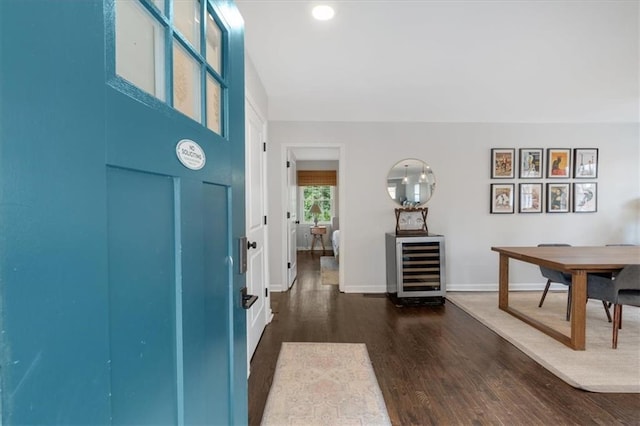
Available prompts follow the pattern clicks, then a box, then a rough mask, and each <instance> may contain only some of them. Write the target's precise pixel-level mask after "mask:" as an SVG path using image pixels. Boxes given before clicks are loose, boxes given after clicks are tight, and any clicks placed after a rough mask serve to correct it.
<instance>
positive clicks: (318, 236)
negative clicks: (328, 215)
mask: <svg viewBox="0 0 640 426" xmlns="http://www.w3.org/2000/svg"><path fill="white" fill-rule="evenodd" d="M326 233H327V227H326V226H312V227H311V236H313V239H312V240H311V251H313V247H314V246H315V245H316V241H318V240H320V243H321V244H322V252H323V253H324V251H325V249H324V238H322V236H323V235H324V234H326Z"/></svg>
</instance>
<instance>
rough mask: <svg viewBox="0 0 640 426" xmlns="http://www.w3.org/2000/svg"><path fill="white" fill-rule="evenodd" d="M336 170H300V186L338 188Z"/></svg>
mask: <svg viewBox="0 0 640 426" xmlns="http://www.w3.org/2000/svg"><path fill="white" fill-rule="evenodd" d="M337 182H338V180H337V179H336V171H335V170H298V186H311V185H329V186H337V185H338V184H337Z"/></svg>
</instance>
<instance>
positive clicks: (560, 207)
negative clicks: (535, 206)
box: [546, 182, 571, 213]
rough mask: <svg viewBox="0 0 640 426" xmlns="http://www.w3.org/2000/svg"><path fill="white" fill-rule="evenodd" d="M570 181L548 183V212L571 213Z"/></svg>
mask: <svg viewBox="0 0 640 426" xmlns="http://www.w3.org/2000/svg"><path fill="white" fill-rule="evenodd" d="M570 185H571V184H570V183H568V182H562V183H560V182H558V183H555V182H554V183H547V196H546V205H547V213H569V212H570V211H571V187H570Z"/></svg>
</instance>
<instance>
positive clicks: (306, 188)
mask: <svg viewBox="0 0 640 426" xmlns="http://www.w3.org/2000/svg"><path fill="white" fill-rule="evenodd" d="M284 155H285V157H286V158H287V161H289V162H290V164H294V167H295V172H294V173H289V175H288V176H289V178H288V179H287V180H286V181H285V182H284V184H283V185H284V186H285V187H284V188H283V189H284V193H286V194H288V196H287V197H286V199H285V200H284V203H285V211H287V210H295V214H293V215H291V218H288V219H287V223H286V226H284V227H283V229H284V230H285V234H286V235H285V237H284V238H285V240H286V241H287V244H286V246H285V258H288V259H290V261H289V262H288V263H289V264H291V263H292V262H293V263H294V264H296V265H297V262H296V260H295V259H291V258H292V256H297V253H298V252H308V254H312V255H314V256H316V257H317V258H318V263H319V262H320V257H321V256H328V257H333V258H334V259H335V263H336V264H337V267H338V273H337V275H338V281H339V288H340V290H342V286H343V282H344V265H345V262H344V259H345V257H344V255H343V250H342V248H343V247H344V226H343V221H342V220H340V218H341V217H342V216H343V214H344V209H343V207H342V204H343V203H342V202H341V201H342V200H343V198H344V191H345V188H344V181H343V179H342V176H344V172H343V169H344V158H343V155H344V149H343V147H342V145H322V146H318V145H288V146H285V147H284ZM292 175H295V177H292ZM298 177H300V178H301V179H302V180H301V181H300V182H298ZM294 179H295V182H292V180H294ZM314 179H316V180H314ZM317 179H319V180H317ZM331 179H334V180H333V181H332V180H331ZM285 272H290V270H288V271H285ZM299 272H300V271H297V270H296V274H297V273H299ZM294 280H295V277H294ZM290 282H293V280H290ZM290 285H291V284H290Z"/></svg>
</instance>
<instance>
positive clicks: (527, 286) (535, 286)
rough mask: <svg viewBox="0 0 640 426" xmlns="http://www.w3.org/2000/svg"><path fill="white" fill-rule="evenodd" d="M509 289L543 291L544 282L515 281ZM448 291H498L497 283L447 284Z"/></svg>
mask: <svg viewBox="0 0 640 426" xmlns="http://www.w3.org/2000/svg"><path fill="white" fill-rule="evenodd" d="M566 289H567V286H566V285H562V284H551V287H549V290H552V291H560V290H566ZM509 290H513V291H538V290H539V291H542V290H544V283H543V284H541V283H515V284H513V283H512V284H509ZM447 291H498V284H497V283H486V284H447Z"/></svg>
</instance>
